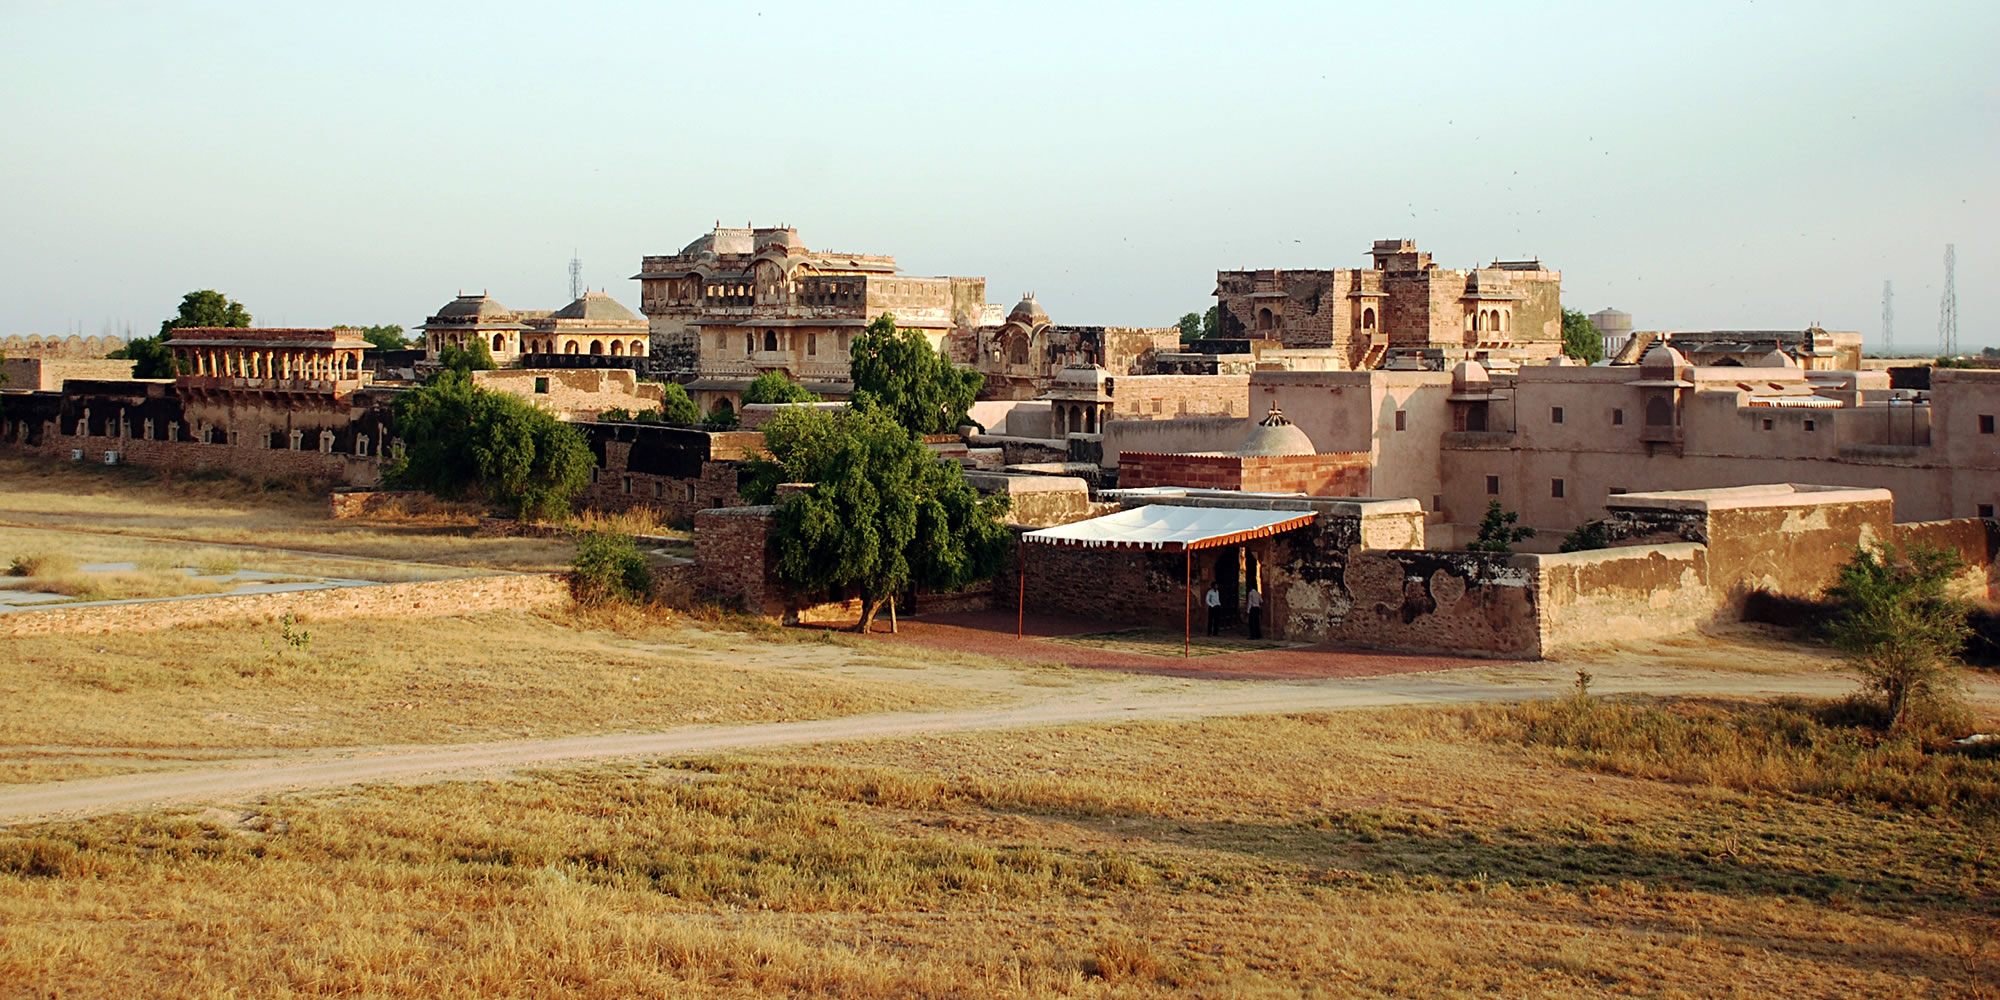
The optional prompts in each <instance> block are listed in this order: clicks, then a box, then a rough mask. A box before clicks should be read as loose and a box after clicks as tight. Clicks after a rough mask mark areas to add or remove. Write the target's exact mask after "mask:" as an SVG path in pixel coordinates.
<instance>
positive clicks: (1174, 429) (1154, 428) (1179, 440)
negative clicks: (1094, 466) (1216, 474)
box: [1098, 416, 1256, 469]
mask: <svg viewBox="0 0 2000 1000" xmlns="http://www.w3.org/2000/svg"><path fill="white" fill-rule="evenodd" d="M1255 426H1256V424H1255V422H1254V421H1252V420H1250V419H1249V418H1247V417H1240V416H1238V417H1188V418H1185V419H1181V420H1106V421H1105V422H1104V433H1103V450H1102V452H1101V454H1100V457H1099V459H1098V461H1099V462H1100V463H1101V464H1102V465H1103V466H1104V467H1105V468H1107V469H1116V468H1118V463H1119V462H1120V461H1121V457H1122V456H1123V455H1124V453H1125V452H1127V451H1143V452H1149V453H1151V454H1155V455H1171V454H1183V455H1184V454H1188V453H1191V452H1203V451H1216V452H1233V451H1235V450H1236V449H1238V448H1240V447H1242V446H1243V441H1244V439H1246V438H1248V437H1249V436H1250V431H1251V429H1252V428H1253V427H1255Z"/></svg>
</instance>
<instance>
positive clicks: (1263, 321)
mask: <svg viewBox="0 0 2000 1000" xmlns="http://www.w3.org/2000/svg"><path fill="white" fill-rule="evenodd" d="M1270 328H1271V310H1269V309H1259V310H1257V329H1259V330H1269V329H1270Z"/></svg>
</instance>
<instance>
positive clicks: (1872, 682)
mask: <svg viewBox="0 0 2000 1000" xmlns="http://www.w3.org/2000/svg"><path fill="white" fill-rule="evenodd" d="M1962 568H1963V563H1962V562H1961V561H1960V559H1959V557H1958V556H1957V554H1955V553H1951V552H1947V551H1945V550H1942V549H1938V548H1933V547H1930V546H1926V545H1920V544H1912V545H1909V546H1906V547H1902V548H1897V547H1895V546H1884V547H1881V548H1878V549H1866V548H1864V549H1857V550H1856V551H1855V553H1854V558H1853V559H1850V560H1848V562H1847V565H1845V566H1842V567H1841V569H1840V577H1839V579H1838V580H1837V581H1835V583H1834V585H1833V586H1831V587H1828V588H1827V591H1826V596H1827V597H1829V598H1831V599H1833V600H1834V601H1835V602H1836V605H1837V606H1838V609H1839V610H1838V612H1837V613H1836V615H1835V617H1834V619H1833V621H1832V622H1831V623H1830V624H1829V626H1828V629H1829V633H1830V636H1831V638H1832V640H1833V643H1834V645H1836V646H1838V647H1840V648H1841V649H1843V650H1845V651H1846V652H1847V655H1848V659H1849V661H1850V662H1852V663H1853V664H1854V668H1855V669H1856V670H1858V671H1860V673H1861V677H1862V683H1863V684H1864V685H1865V686H1866V687H1867V688H1868V689H1869V690H1870V691H1873V692H1874V693H1876V694H1879V695H1881V696H1882V698H1883V700H1884V701H1885V702H1886V703H1887V704H1886V707H1887V708H1888V714H1889V726H1890V728H1891V729H1892V730H1901V729H1905V728H1908V727H1909V725H1910V723H1911V721H1912V718H1913V716H1914V715H1915V714H1916V713H1917V712H1918V711H1919V710H1921V709H1926V708H1932V707H1936V706H1937V705H1939V704H1941V703H1945V702H1949V701H1951V700H1952V699H1953V698H1955V697H1956V695H1957V680H1958V679H1957V677H1956V675H1955V674H1954V673H1953V671H1952V668H1953V667H1954V666H1955V665H1957V663H1958V661H1959V654H1960V652H1961V651H1962V650H1963V649H1964V648H1965V641H1966V640H1967V639H1968V638H1970V637H1971V632H1970V630H1969V629H1968V628H1967V627H1966V623H1965V620H1966V615H1967V612H1968V610H1969V609H1968V608H1967V606H1966V604H1965V602H1963V601H1960V600H1957V599H1955V598H1954V597H1952V596H1951V593H1950V587H1951V580H1952V577H1953V576H1954V575H1956V574H1957V573H1958V571H1959V570H1960V569H1962Z"/></svg>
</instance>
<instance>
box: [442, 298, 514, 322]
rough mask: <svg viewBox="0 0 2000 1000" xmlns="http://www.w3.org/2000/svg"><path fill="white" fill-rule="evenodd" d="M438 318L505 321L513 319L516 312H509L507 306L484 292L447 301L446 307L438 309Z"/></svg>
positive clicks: (462, 320)
mask: <svg viewBox="0 0 2000 1000" xmlns="http://www.w3.org/2000/svg"><path fill="white" fill-rule="evenodd" d="M437 318H438V319H442V320H458V321H460V322H464V321H468V320H483V319H484V320H496V321H502V322H504V321H506V320H510V319H513V318H514V314H513V313H512V312H509V311H508V309H507V307H506V306H503V305H501V304H500V303H498V302H495V301H493V300H492V299H491V298H489V297H487V296H486V295H485V294H484V293H481V294H479V295H461V296H459V297H458V298H455V299H453V300H451V301H450V302H448V303H445V307H444V308H443V309H439V310H438V311H437Z"/></svg>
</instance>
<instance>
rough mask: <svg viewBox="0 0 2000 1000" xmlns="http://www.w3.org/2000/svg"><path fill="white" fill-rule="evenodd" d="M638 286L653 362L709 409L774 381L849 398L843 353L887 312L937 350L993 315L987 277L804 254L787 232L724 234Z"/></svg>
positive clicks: (685, 251) (651, 272) (659, 265)
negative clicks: (915, 273)
mask: <svg viewBox="0 0 2000 1000" xmlns="http://www.w3.org/2000/svg"><path fill="white" fill-rule="evenodd" d="M634 277H635V278H636V279H637V280H638V281H639V282H640V294H639V310H640V312H642V313H644V314H645V315H646V318H647V321H648V323H649V324H650V331H651V341H652V350H653V354H654V356H655V357H656V358H658V359H659V362H660V367H662V368H664V369H665V370H666V371H667V372H669V373H671V374H676V375H683V376H687V375H691V376H694V381H693V382H692V384H690V385H689V386H688V390H689V392H690V394H692V395H693V396H694V397H695V399H696V401H697V402H699V403H700V404H701V405H702V408H703V409H704V410H706V409H708V408H710V407H712V406H714V405H715V404H716V403H718V402H720V401H724V400H727V401H729V402H730V403H731V404H732V405H735V404H736V403H738V402H740V400H741V397H742V393H743V390H744V389H745V388H748V387H749V385H750V383H751V381H752V380H754V379H755V378H756V377H757V376H758V375H760V374H762V373H764V372H767V371H782V372H784V373H785V374H786V375H788V376H789V377H790V378H791V379H792V380H793V381H796V382H799V383H802V384H803V385H805V386H806V387H807V388H809V389H811V390H812V391H814V392H817V393H819V394H820V395H822V396H831V397H842V396H846V395H847V394H849V393H850V392H852V391H853V386H852V385H851V384H850V383H849V381H848V378H849V376H848V357H847V350H848V343H849V341H850V340H851V339H852V338H853V336H854V335H855V334H856V333H858V332H860V331H861V330H862V329H863V328H865V327H866V326H867V325H868V324H869V323H870V322H871V321H873V320H874V319H875V317H877V316H880V315H882V314H883V313H890V314H893V315H894V316H895V317H896V324H897V325H898V326H900V327H902V328H904V329H910V330H917V331H919V332H921V333H923V334H924V336H925V337H927V338H928V339H929V340H930V342H931V346H932V347H934V348H942V347H943V345H944V342H945V340H946V338H947V336H948V335H950V334H952V333H953V332H955V331H961V330H970V329H971V328H972V327H974V326H976V325H977V324H979V323H980V322H981V321H982V320H983V319H984V318H985V316H986V279H984V278H950V277H941V278H916V277H910V276H908V275H904V274H900V273H898V271H897V268H896V259H895V258H894V257H889V256H883V255H879V254H853V253H837V252H833V251H826V250H808V249H806V247H805V245H804V244H802V243H801V242H800V241H799V234H798V230H796V229H792V228H789V227H785V228H743V229H733V228H724V227H721V226H718V227H716V228H715V230H714V231H713V232H710V233H707V234H705V235H703V236H702V237H701V238H699V239H697V240H695V241H694V242H692V243H689V244H688V245H687V246H685V247H683V248H681V250H680V252H679V253H674V254H667V255H662V256H653V257H646V258H644V260H643V262H642V263H641V268H640V271H639V273H638V274H636V275H634Z"/></svg>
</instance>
